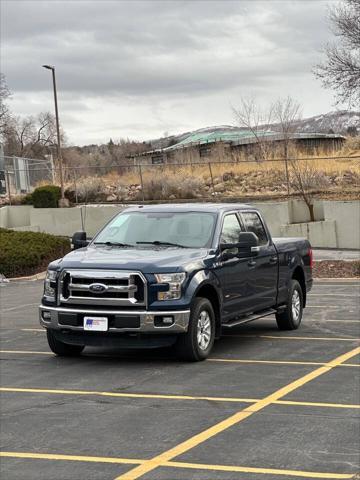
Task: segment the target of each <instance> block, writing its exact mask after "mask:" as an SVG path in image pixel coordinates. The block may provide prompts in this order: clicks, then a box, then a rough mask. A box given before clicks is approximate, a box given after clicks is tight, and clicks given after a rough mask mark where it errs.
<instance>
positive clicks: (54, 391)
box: [0, 387, 360, 409]
mask: <svg viewBox="0 0 360 480" xmlns="http://www.w3.org/2000/svg"><path fill="white" fill-rule="evenodd" d="M0 392H9V393H35V394H42V393H44V394H49V395H81V396H93V395H94V396H101V397H114V398H116V397H117V398H152V399H157V400H192V401H201V400H204V401H207V402H225V403H227V402H228V403H257V402H259V401H260V399H259V398H237V397H204V396H200V395H162V394H157V393H117V392H101V391H92V390H59V389H51V388H18V387H0ZM273 403H276V404H279V405H298V406H305V407H307V406H311V407H327V408H349V409H358V408H359V409H360V405H357V404H343V403H316V402H302V401H293V400H276V401H274V402H273Z"/></svg>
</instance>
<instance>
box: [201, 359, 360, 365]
mask: <svg viewBox="0 0 360 480" xmlns="http://www.w3.org/2000/svg"><path fill="white" fill-rule="evenodd" d="M207 361H208V362H223V363H250V364H251V363H255V364H256V363H259V364H263V365H305V366H307V365H309V366H311V365H315V366H316V365H326V362H300V361H291V360H289V361H285V360H248V359H238V358H208V359H207ZM337 366H338V367H360V363H342V364H340V365H337Z"/></svg>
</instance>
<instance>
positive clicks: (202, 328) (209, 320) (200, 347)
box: [176, 298, 215, 362]
mask: <svg viewBox="0 0 360 480" xmlns="http://www.w3.org/2000/svg"><path fill="white" fill-rule="evenodd" d="M214 340H215V313H214V309H213V307H212V305H211V302H210V301H209V300H208V299H207V298H195V300H194V302H193V304H192V307H191V310H190V320H189V327H188V331H187V332H186V333H182V334H181V335H179V338H178V340H177V343H176V353H177V356H178V357H180V358H182V359H183V360H187V361H190V362H198V361H201V360H205V359H206V358H207V357H208V356H209V354H210V352H211V349H212V347H213V345H214Z"/></svg>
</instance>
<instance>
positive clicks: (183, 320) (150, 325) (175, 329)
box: [39, 305, 190, 333]
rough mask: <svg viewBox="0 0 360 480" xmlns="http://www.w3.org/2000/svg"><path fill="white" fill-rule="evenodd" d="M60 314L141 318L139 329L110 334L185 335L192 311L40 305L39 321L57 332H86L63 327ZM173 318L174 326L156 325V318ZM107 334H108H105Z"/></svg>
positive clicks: (80, 328)
mask: <svg viewBox="0 0 360 480" xmlns="http://www.w3.org/2000/svg"><path fill="white" fill-rule="evenodd" d="M43 310H46V311H49V312H51V321H44V320H43V318H42V311H43ZM59 313H80V314H90V315H98V316H102V315H124V316H126V317H129V316H134V317H140V327H139V328H109V330H108V332H110V333H116V332H119V333H125V332H133V333H135V332H138V333H160V332H163V333H184V332H187V329H188V325H189V319H190V310H170V311H169V310H166V311H158V310H153V311H146V310H136V311H134V310H130V311H129V310H106V308H105V309H103V310H92V309H84V310H82V309H81V310H80V309H78V308H66V307H48V306H46V305H39V319H40V324H41V325H42V326H43V327H46V328H54V329H56V330H74V331H84V329H83V327H74V326H71V325H61V324H60V323H59V321H58V314H59ZM158 315H159V316H172V317H174V323H173V324H172V325H165V326H161V327H157V326H155V325H154V320H155V316H158ZM105 333H106V332H105Z"/></svg>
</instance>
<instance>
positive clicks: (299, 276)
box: [291, 265, 306, 307]
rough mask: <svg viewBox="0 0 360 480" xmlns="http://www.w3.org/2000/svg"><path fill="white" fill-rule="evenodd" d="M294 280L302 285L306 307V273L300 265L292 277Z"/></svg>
mask: <svg viewBox="0 0 360 480" xmlns="http://www.w3.org/2000/svg"><path fill="white" fill-rule="evenodd" d="M291 278H292V279H293V280H297V281H298V282H299V283H300V286H301V290H302V294H303V307H305V306H306V283H305V273H304V270H303V269H302V268H301V267H300V265H298V266H297V267H296V268H295V270H294V271H293V274H292V277H291Z"/></svg>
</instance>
